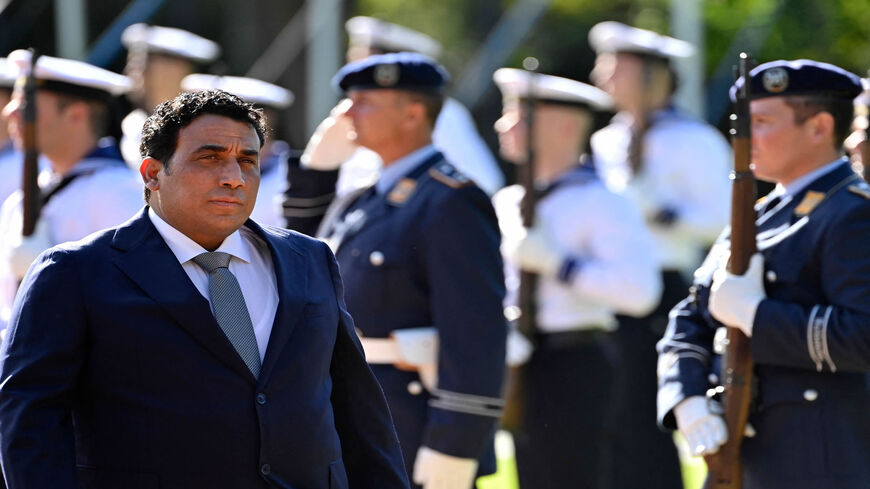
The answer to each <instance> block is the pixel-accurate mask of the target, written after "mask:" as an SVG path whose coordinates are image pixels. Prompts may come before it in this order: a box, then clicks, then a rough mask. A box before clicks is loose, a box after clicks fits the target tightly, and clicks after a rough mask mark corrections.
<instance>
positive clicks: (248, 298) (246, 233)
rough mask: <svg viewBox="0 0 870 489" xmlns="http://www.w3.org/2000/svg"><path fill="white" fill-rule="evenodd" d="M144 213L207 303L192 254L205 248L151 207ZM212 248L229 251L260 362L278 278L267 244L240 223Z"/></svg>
mask: <svg viewBox="0 0 870 489" xmlns="http://www.w3.org/2000/svg"><path fill="white" fill-rule="evenodd" d="M148 217H149V218H150V219H151V222H152V223H154V227H156V228H157V232H158V233H160V236H162V237H163V239H164V241H166V244H167V245H168V246H169V249H170V250H172V253H173V254H174V255H175V258H177V259H178V262H179V263H180V264H181V268H182V269H184V273H186V274H187V276H188V277H190V281H191V282H193V285H194V286H195V287H196V290H198V291H199V293H200V294H202V296H203V297H205V298H206V300H207V301H209V305H211V297H210V296H209V292H208V273H206V272H205V270H203V269H202V268H200V266H199V265H197V264H196V263H195V262H194V261H193V258H194V257H196V256H197V255H199V254H201V253H205V252H206V251H208V250H206V249H205V248H203V247H202V246H200V245H198V244H197V243H196V242H194V241H193V240H192V239H190V238H188V237H187V236H186V235H184V234H183V233H182V232H181V231H179V230H177V229H175V228H174V227H172V226H170V225H169V224H168V223H167V222H166V221H164V220H163V219H161V218H160V216H158V215H157V213H156V212H154V209H148ZM215 251H222V252H224V253H229V254H230V255H232V259H231V260H230V267H229V269H230V272H232V273H233V275H235V276H236V280H238V282H239V287H240V288H241V289H242V295H243V296H244V297H245V305H246V306H247V307H248V314H250V316H251V324H253V325H254V335H255V336H256V337H257V348H258V349H259V350H260V361H261V362H262V361H263V359H264V358H265V356H266V347H267V346H268V345H269V336H270V335H271V334H272V324H273V323H274V322H275V314H276V312H277V311H278V281H277V278H276V277H275V267H274V265H273V264H272V253H271V252H270V251H269V245H267V244H266V242H265V241H263V240H262V239H260V237H259V236H257V235H256V234H255V233H254V232H253V231H251V230H250V229H248V228H246V227H242V228H241V229H240V230H238V231H236V232H234V233H233V234H231V235H229V236H227V238H226V239H225V240H224V242H223V243H221V245H220V246H219V247H218V248H217V249H216V250H215Z"/></svg>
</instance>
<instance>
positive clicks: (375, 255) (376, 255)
mask: <svg viewBox="0 0 870 489" xmlns="http://www.w3.org/2000/svg"><path fill="white" fill-rule="evenodd" d="M369 262H371V264H372V265H374V266H376V267H379V266H381V265H383V264H384V254H383V253H381V252H380V251H372V252H371V254H370V255H369Z"/></svg>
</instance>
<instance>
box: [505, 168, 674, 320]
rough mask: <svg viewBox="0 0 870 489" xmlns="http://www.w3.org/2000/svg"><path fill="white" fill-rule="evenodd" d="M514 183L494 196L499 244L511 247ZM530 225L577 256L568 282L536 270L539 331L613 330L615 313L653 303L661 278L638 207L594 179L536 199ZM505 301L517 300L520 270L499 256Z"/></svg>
mask: <svg viewBox="0 0 870 489" xmlns="http://www.w3.org/2000/svg"><path fill="white" fill-rule="evenodd" d="M524 193H525V192H524V190H523V188H522V187H521V186H519V185H512V186H510V187H505V188H504V189H502V190H500V191H499V192H498V193H496V194H495V196H494V197H493V204H494V207H495V211H496V214H497V215H498V221H499V227H500V228H501V232H502V249H503V250H505V249H511V248H514V247H516V242H517V241H518V240H519V239H521V237H522V236H523V235H524V231H523V226H522V218H521V216H520V202H521V201H522V198H523V195H524ZM535 225H536V226H537V227H539V228H541V229H542V230H543V232H544V233H546V234H547V235H549V236H550V238H551V239H552V240H553V242H554V243H555V244H556V245H557V246H558V247H559V248H560V249H561V251H562V252H564V254H565V255H566V256H571V257H574V258H576V259H578V260H579V263H580V268H579V270H578V272H577V273H576V275H575V276H574V278H573V280H572V281H571V282H570V283H564V282H561V281H559V280H558V279H557V278H556V277H546V276H540V277H539V278H538V281H537V284H538V286H537V291H536V303H537V308H536V309H537V317H536V322H537V328H538V329H539V330H540V331H541V332H544V333H547V332H561V331H570V330H576V329H586V328H599V329H604V330H608V331H610V330H613V329H616V327H617V323H616V320H615V317H614V314H617V313H625V314H635V315H642V314H645V313H647V312H649V311H650V310H651V309H652V308H653V307H655V305H656V304H657V303H658V300H659V297H660V294H661V290H662V284H661V277H660V273H659V264H658V262H657V261H656V257H655V254H654V253H653V252H652V238H651V237H650V235H649V232H648V231H647V230H646V229H645V227H644V224H643V220H642V219H641V216H640V215H639V214H638V212H637V210H636V209H634V207H633V206H632V205H631V203H630V202H628V201H627V200H626V199H625V198H623V197H621V196H619V195H616V194H614V193H612V192H610V191H609V190H607V189H606V188H605V187H604V185H603V184H602V183H601V182H600V181H598V180H593V181H590V182H587V183H583V184H566V185H564V186H562V187H560V188H557V189H556V190H554V191H552V192H551V193H550V194H549V195H547V196H546V197H544V198H543V199H541V200H540V201H538V205H537V208H536V212H535ZM505 279H506V281H507V292H508V293H507V296H506V298H505V303H506V305H512V304H514V303H515V302H516V296H517V289H518V285H519V273H518V271H517V267H516V265H515V264H513V263H511V262H510V260H509V259H506V260H505Z"/></svg>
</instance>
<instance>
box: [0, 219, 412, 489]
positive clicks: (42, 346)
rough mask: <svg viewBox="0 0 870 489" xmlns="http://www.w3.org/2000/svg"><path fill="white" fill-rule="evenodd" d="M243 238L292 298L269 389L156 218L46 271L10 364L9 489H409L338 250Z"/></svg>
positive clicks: (4, 413)
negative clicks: (261, 246)
mask: <svg viewBox="0 0 870 489" xmlns="http://www.w3.org/2000/svg"><path fill="white" fill-rule="evenodd" d="M146 209H147V208H146ZM245 225H246V226H248V227H249V228H251V229H253V230H254V231H255V232H256V234H257V235H258V236H259V237H260V238H262V239H263V240H265V241H266V242H267V243H268V245H269V249H270V251H271V253H272V261H273V263H274V267H275V272H276V275H277V283H278V295H279V298H280V301H279V304H278V310H277V313H276V317H275V322H274V326H273V328H272V333H271V337H270V339H269V344H268V348H267V351H266V355H265V360H264V363H263V368H262V372H261V374H260V377H259V380H256V379H255V378H254V377H253V375H252V374H251V372H250V371H249V370H248V369H247V368H246V367H245V364H244V362H243V361H242V359H241V357H239V355H238V354H237V353H236V351H235V350H234V349H233V347H232V345H231V344H230V343H229V341H228V340H227V339H226V337H225V336H224V335H223V333H222V332H221V329H220V327H219V326H218V325H217V323H216V322H215V320H214V317H213V316H212V313H211V311H210V308H209V305H208V302H207V301H206V299H205V298H203V297H202V295H201V294H199V292H198V291H197V290H196V288H195V287H194V286H193V284H192V283H191V281H190V279H189V278H188V277H187V275H186V274H185V272H184V271H183V269H182V268H181V266H180V264H179V263H178V261H177V259H176V258H175V256H174V255H173V254H172V252H171V251H170V249H169V247H168V246H167V245H166V243H165V241H164V240H163V239H162V237H161V236H160V235H159V234H158V232H157V230H156V229H155V228H154V226H153V225H152V224H151V222H150V220H149V219H148V216H147V212H145V211H143V212H142V213H140V214H139V215H138V216H137V217H135V218H133V219H131V220H130V221H128V222H127V223H125V224H123V225H121V226H120V227H118V228H115V229H109V230H107V231H103V232H101V233H98V234H95V235H92V236H90V237H88V238H86V239H84V240H82V241H79V242H76V243H69V244H66V245H62V246H59V247H55V248H52V249H51V250H49V251H47V252H46V253H44V254H43V255H42V256H41V257H40V258H39V259H38V260H37V262H36V263H35V264H34V265H33V267H32V268H31V270H30V272H29V273H28V275H27V277H26V278H25V279H24V281H23V283H22V284H21V289H20V292H19V296H18V299H17V303H16V305H15V309H14V312H13V317H12V320H11V322H10V326H9V331H8V335H7V341H6V343H5V344H4V347H3V351H2V372H0V375H2V388H0V437H2V439H0V442H2V443H0V446H2V461H3V468H4V473H5V475H6V480H7V483H8V485H9V487H10V488H11V489H15V488H28V489H30V488H49V487H51V488H69V489H72V488H75V487H85V488H120V487H123V488H128V489H135V488H142V489H145V488H158V487H159V488H162V489H176V488H177V489H182V488H183V489H190V488H205V487H208V488H228V489H229V488H232V489H239V488H264V489H265V488H270V487H273V488H295V489H329V488H331V489H335V488H378V489H381V488H407V487H408V482H407V480H406V476H405V471H404V467H403V464H402V456H401V453H400V450H399V446H398V442H397V439H396V434H395V430H394V428H393V425H392V421H391V419H390V414H389V411H388V408H387V405H386V402H385V400H384V396H383V393H382V391H381V389H380V387H379V386H378V384H377V382H376V380H375V378H374V376H373V375H372V373H371V371H370V370H369V369H368V367H367V366H366V363H365V360H364V358H363V354H362V351H361V348H360V345H359V340H358V339H357V337H356V335H355V333H354V328H353V322H352V320H351V318H350V316H349V315H348V313H347V311H346V308H345V305H344V300H343V292H342V284H341V279H340V277H339V275H338V271H337V266H336V262H335V259H334V257H333V256H332V253H331V252H330V251H329V249H328V248H327V247H326V245H324V244H323V243H321V242H319V241H315V240H313V239H310V238H307V237H304V236H302V235H299V234H297V233H294V232H291V231H287V230H281V229H277V228H261V227H260V226H258V225H257V224H255V223H254V222H253V221H248V222H247V223H246V224H245Z"/></svg>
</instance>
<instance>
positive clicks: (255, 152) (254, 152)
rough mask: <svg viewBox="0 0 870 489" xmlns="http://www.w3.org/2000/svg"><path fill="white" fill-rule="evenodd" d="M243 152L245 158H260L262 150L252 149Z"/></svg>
mask: <svg viewBox="0 0 870 489" xmlns="http://www.w3.org/2000/svg"><path fill="white" fill-rule="evenodd" d="M241 152H242V154H243V155H245V156H259V155H260V150H258V149H252V148H246V149H243V150H242V151H241Z"/></svg>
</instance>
